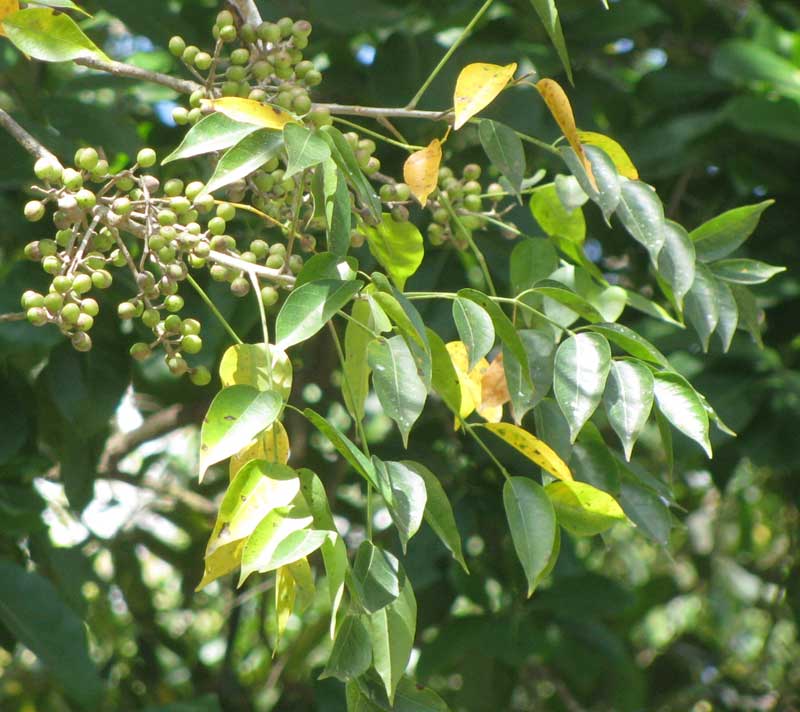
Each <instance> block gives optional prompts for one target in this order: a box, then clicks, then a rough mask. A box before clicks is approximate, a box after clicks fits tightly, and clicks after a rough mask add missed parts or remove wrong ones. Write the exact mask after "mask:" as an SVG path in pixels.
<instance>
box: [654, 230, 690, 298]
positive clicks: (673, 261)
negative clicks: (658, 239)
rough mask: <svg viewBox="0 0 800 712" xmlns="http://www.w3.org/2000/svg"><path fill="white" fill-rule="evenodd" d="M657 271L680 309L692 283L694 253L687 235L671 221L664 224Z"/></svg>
mask: <svg viewBox="0 0 800 712" xmlns="http://www.w3.org/2000/svg"><path fill="white" fill-rule="evenodd" d="M658 271H659V273H660V274H661V275H662V276H663V277H664V279H666V280H667V283H668V284H669V286H670V288H671V289H672V294H673V296H674V297H675V302H676V304H677V307H678V308H679V309H680V308H681V306H682V305H683V299H684V297H685V296H686V293H687V292H688V291H689V290H690V289H691V287H692V283H693V282H694V273H695V253H694V243H693V242H692V240H691V238H690V237H689V233H688V232H686V230H685V229H684V228H683V227H682V226H681V225H679V224H678V223H676V222H673V221H672V220H667V221H665V223H664V247H663V248H662V250H661V252H659V253H658Z"/></svg>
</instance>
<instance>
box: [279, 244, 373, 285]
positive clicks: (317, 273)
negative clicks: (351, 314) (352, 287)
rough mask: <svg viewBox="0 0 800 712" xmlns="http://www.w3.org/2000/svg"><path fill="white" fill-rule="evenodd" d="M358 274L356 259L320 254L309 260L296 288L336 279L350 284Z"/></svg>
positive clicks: (299, 276) (298, 276) (298, 278)
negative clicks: (309, 283)
mask: <svg viewBox="0 0 800 712" xmlns="http://www.w3.org/2000/svg"><path fill="white" fill-rule="evenodd" d="M357 272H358V260H356V258H355V257H338V256H337V255H334V254H333V253H332V252H318V253H317V254H316V255H314V256H313V257H312V258H311V259H310V260H307V261H306V263H305V265H303V269H301V270H300V274H298V275H297V280H296V281H295V283H294V288H295V289H297V288H298V287H302V286H303V285H304V284H306V283H308V282H318V281H320V280H322V279H335V280H337V281H343V282H348V281H350V280H352V279H353V278H355V276H356V274H357Z"/></svg>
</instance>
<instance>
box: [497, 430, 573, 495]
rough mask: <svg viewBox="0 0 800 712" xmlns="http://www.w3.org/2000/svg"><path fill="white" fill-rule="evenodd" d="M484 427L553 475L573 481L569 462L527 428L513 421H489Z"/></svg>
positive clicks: (566, 480)
mask: <svg viewBox="0 0 800 712" xmlns="http://www.w3.org/2000/svg"><path fill="white" fill-rule="evenodd" d="M483 427H485V428H488V429H489V430H490V431H491V432H493V433H494V434H495V435H497V437H499V438H502V439H503V440H504V441H505V442H507V443H508V444H509V445H511V447H513V448H515V449H516V450H519V451H520V452H521V453H522V454H523V455H525V457H527V458H528V459H529V460H530V461H531V462H535V463H536V464H537V465H539V467H541V468H542V469H543V470H545V471H547V472H549V473H550V474H551V475H553V477H557V478H558V479H559V480H564V481H565V482H572V480H573V477H572V472H570V469H569V467H567V463H565V462H564V461H563V460H562V459H561V458H560V457H559V456H558V455H557V454H556V452H555V450H553V448H551V447H550V446H549V445H548V444H547V443H546V442H544V441H543V440H539V438H537V437H535V436H534V435H531V434H530V433H529V432H528V431H527V430H523V429H522V428H520V427H519V426H518V425H511V423H488V424H486V425H484V426H483Z"/></svg>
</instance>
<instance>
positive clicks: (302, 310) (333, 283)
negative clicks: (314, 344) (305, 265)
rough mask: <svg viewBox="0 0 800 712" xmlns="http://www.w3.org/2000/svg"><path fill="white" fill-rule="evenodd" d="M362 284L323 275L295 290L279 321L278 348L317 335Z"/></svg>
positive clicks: (276, 333)
mask: <svg viewBox="0 0 800 712" xmlns="http://www.w3.org/2000/svg"><path fill="white" fill-rule="evenodd" d="M362 286H363V282H359V281H358V280H352V281H339V280H334V279H321V280H319V281H316V282H307V283H306V284H304V285H302V286H301V287H298V288H297V289H295V290H293V291H292V292H291V293H290V294H289V296H288V297H287V298H286V301H285V302H284V303H283V306H282V307H281V310H280V312H278V318H277V319H276V321H275V338H276V339H277V346H278V348H281V349H284V350H285V349H287V348H289V347H290V346H294V344H299V343H300V342H301V341H305V340H306V339H309V338H311V337H312V336H314V334H316V333H317V332H318V331H319V330H320V329H321V328H322V327H323V326H325V324H327V323H328V321H329V320H330V319H332V318H333V316H334V314H336V312H338V311H339V310H340V309H341V308H342V307H344V305H345V304H347V302H349V301H350V300H351V299H352V298H353V297H354V296H355V295H356V294H358V292H359V290H360V289H361V287H362Z"/></svg>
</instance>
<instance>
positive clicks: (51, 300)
mask: <svg viewBox="0 0 800 712" xmlns="http://www.w3.org/2000/svg"><path fill="white" fill-rule="evenodd" d="M81 304H83V302H81ZM44 306H45V307H46V308H47V311H49V312H50V313H51V314H57V313H58V312H59V311H61V307H63V306H64V297H63V296H61V295H60V294H59V293H58V292H50V294H48V295H47V296H46V297H45V298H44ZM87 313H88V312H87Z"/></svg>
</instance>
